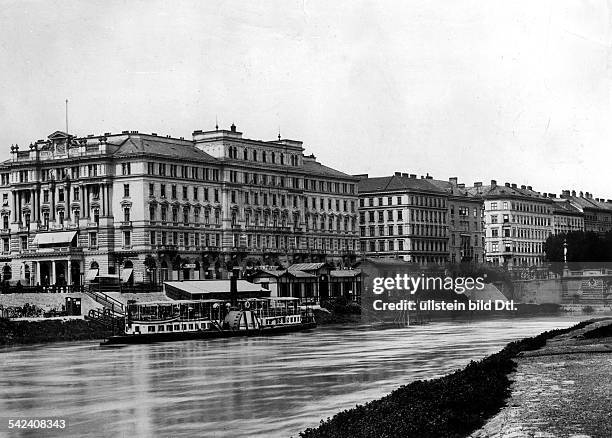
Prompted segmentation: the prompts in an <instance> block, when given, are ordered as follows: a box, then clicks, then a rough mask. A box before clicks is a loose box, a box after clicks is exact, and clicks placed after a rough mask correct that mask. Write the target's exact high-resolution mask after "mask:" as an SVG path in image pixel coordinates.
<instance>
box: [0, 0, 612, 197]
mask: <svg viewBox="0 0 612 438" xmlns="http://www.w3.org/2000/svg"><path fill="white" fill-rule="evenodd" d="M611 11H612V7H611V4H610V1H595V0H591V1H583V0H576V1H564V0H555V1H552V0H550V1H537V2H536V1H532V0H529V1H522V0H516V1H507V0H503V1H496V0H486V1H485V0H481V1H470V0H464V1H451V0H449V1H420V0H412V1H407V2H400V1H360V0H355V1H334V2H330V1H328V0H327V1H326V0H323V1H306V0H303V1H292V0H283V1H249V2H237V1H213V0H207V1H155V0H147V1H139V0H129V1H127V0H124V1H113V0H105V1H93V0H90V1H80V2H77V1H54V0H44V1H13V0H0V159H7V158H8V157H9V155H10V154H9V150H10V146H11V145H12V144H19V145H20V146H21V147H22V148H23V147H27V145H29V144H30V143H31V142H33V141H36V140H38V139H42V138H46V137H47V136H48V135H49V134H51V133H52V132H54V131H56V130H64V129H65V123H66V122H65V100H66V99H68V100H69V111H68V112H69V117H68V119H69V120H68V124H69V131H70V133H72V134H76V135H79V136H81V135H83V136H84V135H87V134H96V135H99V134H102V133H105V132H113V133H115V132H120V131H123V130H138V131H140V132H149V133H150V132H156V133H158V134H159V135H172V136H176V137H179V136H184V137H186V138H190V137H191V133H192V132H193V131H194V130H196V129H202V130H209V129H214V126H215V121H216V120H218V122H219V126H220V128H225V129H228V128H229V126H230V125H231V124H232V123H235V124H236V126H237V128H238V130H239V131H241V132H243V136H244V137H246V138H253V139H262V140H273V139H276V137H277V135H278V132H279V130H280V132H281V135H282V137H283V138H289V139H294V140H301V141H303V142H304V147H305V149H306V153H307V154H310V153H314V154H315V155H316V157H317V159H318V160H319V161H321V162H322V163H323V164H326V165H328V166H331V167H334V168H337V169H339V170H342V171H344V172H347V173H351V174H357V173H368V174H369V175H371V176H383V175H390V174H392V173H393V172H396V171H400V172H406V173H415V174H417V175H425V174H427V173H429V174H430V175H433V176H434V177H435V178H437V179H448V178H449V177H455V176H456V177H458V178H459V182H464V183H466V184H468V185H471V184H473V182H475V181H483V182H484V183H485V184H486V183H488V182H489V181H490V180H491V179H495V180H497V182H498V183H505V182H510V183H516V184H519V185H521V184H526V185H531V186H533V187H534V189H535V190H538V191H541V192H553V193H560V192H561V190H563V189H575V190H577V191H585V192H591V193H593V194H594V197H602V198H612V187H611V186H610V180H611V172H610V168H611V166H610V163H611V161H610V158H612V153H611V152H610V150H611V148H610V145H611V140H612V138H611V136H612V130H611V128H610V125H611V123H610V120H612V118H611V117H612V114H611V109H610V97H611V94H610V91H611V74H610V73H611V72H610V67H611V65H612V61H611V42H612V38H611V34H612V27H611V25H612V12H611Z"/></svg>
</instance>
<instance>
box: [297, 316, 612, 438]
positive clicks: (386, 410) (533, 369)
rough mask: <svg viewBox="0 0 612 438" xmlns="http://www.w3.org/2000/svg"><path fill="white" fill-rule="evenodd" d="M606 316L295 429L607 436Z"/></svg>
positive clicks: (611, 360) (611, 364)
mask: <svg viewBox="0 0 612 438" xmlns="http://www.w3.org/2000/svg"><path fill="white" fill-rule="evenodd" d="M610 353H612V318H609V317H608V318H601V319H597V320H591V321H585V322H581V323H579V324H577V325H576V326H574V327H570V328H568V329H563V330H551V331H548V332H544V333H542V334H540V335H538V336H536V337H533V338H525V339H523V340H521V341H517V342H511V343H510V344H508V345H507V346H506V347H505V348H504V349H503V350H501V351H500V352H498V353H495V354H493V355H491V356H488V357H486V358H484V359H482V360H481V361H478V362H472V363H470V364H469V365H468V366H467V367H466V368H464V369H463V370H460V371H456V372H454V373H452V374H448V375H446V376H444V377H441V378H437V379H432V380H426V381H421V380H417V381H414V382H412V383H410V384H408V385H406V386H402V387H400V388H398V389H397V390H395V391H393V392H392V393H391V394H389V395H387V396H385V397H383V398H381V399H378V400H374V401H372V402H369V403H366V404H364V405H358V406H356V407H355V408H353V409H349V410H345V411H343V412H341V413H338V414H336V415H335V416H333V417H332V418H328V419H327V420H326V421H322V422H321V424H320V425H319V426H318V427H316V428H309V429H306V430H304V431H303V432H301V433H300V437H302V438H318V437H337V438H340V437H347V438H348V437H364V438H365V437H370V438H371V437H394V436H403V437H439V436H445V437H470V438H485V437H487V438H489V437H493V438H519V437H575V438H576V437H580V438H585V437H592V438H595V437H609V436H612V422H610V413H611V412H612V375H611V374H610V369H612V355H611V354H610Z"/></svg>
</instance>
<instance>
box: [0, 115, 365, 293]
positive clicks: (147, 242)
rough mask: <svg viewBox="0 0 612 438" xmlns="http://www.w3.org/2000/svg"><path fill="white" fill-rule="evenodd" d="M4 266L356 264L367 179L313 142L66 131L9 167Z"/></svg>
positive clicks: (56, 270)
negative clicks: (327, 159)
mask: <svg viewBox="0 0 612 438" xmlns="http://www.w3.org/2000/svg"><path fill="white" fill-rule="evenodd" d="M0 175H1V186H0V192H1V196H2V210H1V211H0V215H1V216H2V227H1V228H2V229H1V238H2V254H1V260H0V264H1V265H2V279H3V280H5V279H10V278H12V279H13V280H14V279H21V280H22V282H26V283H28V284H32V285H36V284H41V285H44V284H68V285H72V284H76V285H79V284H83V282H84V281H86V280H93V279H95V278H96V277H97V276H98V277H103V276H108V275H111V276H116V277H122V278H123V279H124V280H125V281H130V282H131V281H135V282H141V281H144V282H147V281H160V280H165V279H198V278H205V277H213V276H214V277H218V276H220V275H222V273H223V272H226V269H227V267H228V266H230V265H236V264H242V265H245V264H253V265H257V264H260V263H261V264H264V265H273V264H278V265H282V264H285V265H289V264H291V263H294V262H296V261H328V262H336V263H337V264H342V263H344V264H350V263H351V262H352V261H354V258H355V250H356V249H357V248H356V246H357V239H358V235H357V228H356V227H357V225H356V221H357V199H358V198H357V182H358V179H357V178H354V177H352V176H349V175H346V174H344V173H342V172H339V171H337V170H334V169H331V168H329V167H326V166H324V165H322V164H320V163H319V162H317V161H316V159H315V157H314V156H312V155H311V156H305V155H304V148H303V146H302V143H301V142H299V141H292V140H285V139H281V138H280V136H279V138H278V140H274V141H260V140H250V139H246V138H243V137H242V134H241V133H240V132H238V131H237V130H236V128H235V126H234V125H232V127H231V129H230V130H219V129H215V130H213V131H206V132H203V131H195V132H194V133H193V138H192V139H191V140H186V139H184V138H171V137H170V136H167V137H164V136H159V135H157V134H142V133H138V132H137V131H124V132H122V133H121V134H110V133H106V134H104V135H101V136H93V135H90V136H87V137H76V136H73V135H69V134H67V133H64V132H60V131H58V132H55V133H53V134H51V135H50V136H49V137H48V138H47V140H38V141H37V142H35V143H32V144H31V145H30V146H29V147H26V148H21V149H20V148H19V147H17V146H12V147H11V158H10V159H9V160H8V161H6V162H4V163H3V164H2V166H1V170H0Z"/></svg>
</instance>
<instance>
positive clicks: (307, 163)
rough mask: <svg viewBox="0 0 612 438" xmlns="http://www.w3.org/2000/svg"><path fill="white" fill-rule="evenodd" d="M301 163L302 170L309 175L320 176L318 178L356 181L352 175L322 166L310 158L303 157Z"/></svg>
mask: <svg viewBox="0 0 612 438" xmlns="http://www.w3.org/2000/svg"><path fill="white" fill-rule="evenodd" d="M303 162H304V165H303V167H302V170H304V171H305V172H306V173H308V174H309V175H320V176H329V177H334V178H345V179H356V178H355V177H354V176H352V175H348V174H346V173H343V172H340V171H339V170H336V169H332V168H331V167H327V166H324V165H322V164H321V163H319V162H318V161H315V160H314V159H312V158H308V157H304V161H303Z"/></svg>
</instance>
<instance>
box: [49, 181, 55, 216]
mask: <svg viewBox="0 0 612 438" xmlns="http://www.w3.org/2000/svg"><path fill="white" fill-rule="evenodd" d="M50 221H51V222H55V185H51V219H50Z"/></svg>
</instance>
